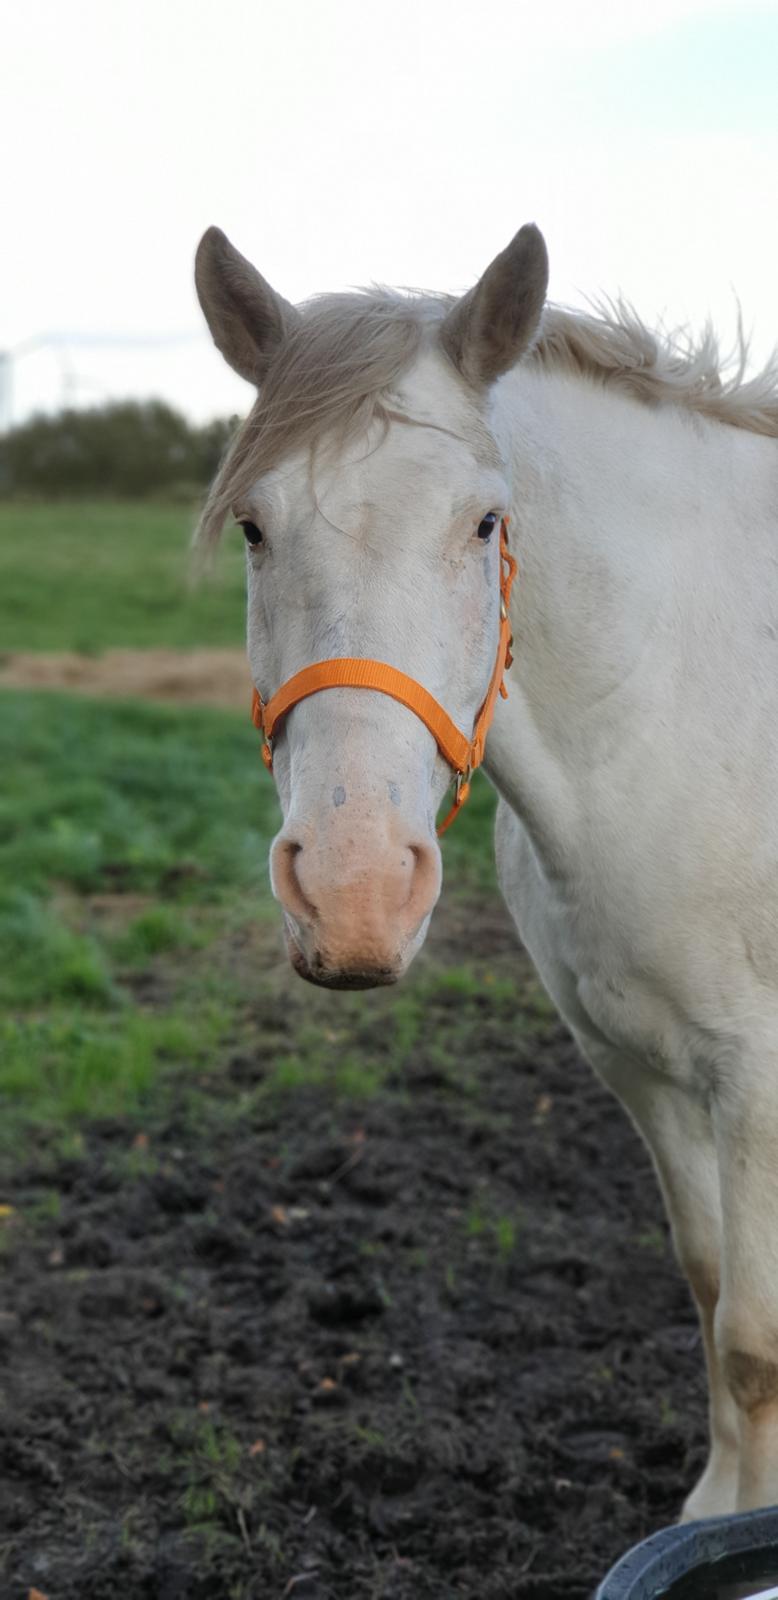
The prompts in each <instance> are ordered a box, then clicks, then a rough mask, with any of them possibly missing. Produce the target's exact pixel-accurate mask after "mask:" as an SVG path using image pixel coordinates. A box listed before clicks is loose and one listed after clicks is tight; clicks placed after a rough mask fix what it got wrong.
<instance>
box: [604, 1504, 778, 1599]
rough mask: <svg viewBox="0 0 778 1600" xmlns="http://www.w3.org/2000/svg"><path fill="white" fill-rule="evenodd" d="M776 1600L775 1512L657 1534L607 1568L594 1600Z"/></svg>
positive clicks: (751, 1513)
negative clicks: (607, 1571) (605, 1575)
mask: <svg viewBox="0 0 778 1600" xmlns="http://www.w3.org/2000/svg"><path fill="white" fill-rule="evenodd" d="M757 1597H759V1600H768V1597H769V1600H778V1506H772V1507H770V1508H769V1509H768V1510H766V1511H746V1512H744V1513H743V1515H742V1516H738V1517H712V1518H711V1519H710V1520H709V1521H706V1522H687V1523H685V1524H684V1526H683V1527H681V1528H663V1529H662V1531H661V1533H655V1534H653V1535H652V1537H651V1538H650V1539H644V1540H643V1543H642V1544H636V1545H635V1546H634V1548H633V1549H632V1550H628V1551H627V1554H626V1555H625V1556H622V1558H621V1560H620V1561H619V1562H617V1564H616V1566H615V1567H612V1568H611V1571H610V1572H609V1573H608V1576H607V1578H606V1579H605V1580H604V1582H603V1583H601V1584H600V1587H599V1589H598V1590H597V1594H596V1596H595V1597H594V1600H757Z"/></svg>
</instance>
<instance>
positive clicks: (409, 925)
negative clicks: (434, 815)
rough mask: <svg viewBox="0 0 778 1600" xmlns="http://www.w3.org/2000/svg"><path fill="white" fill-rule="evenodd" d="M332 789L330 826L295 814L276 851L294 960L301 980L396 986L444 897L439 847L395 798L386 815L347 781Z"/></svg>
mask: <svg viewBox="0 0 778 1600" xmlns="http://www.w3.org/2000/svg"><path fill="white" fill-rule="evenodd" d="M333 794H334V796H335V799H334V802H333V805H332V808H331V812H330V816H329V817H327V818H326V820H325V821H324V822H323V823H311V822H307V823H306V824H305V825H302V824H301V823H300V822H295V820H294V819H293V818H290V819H288V820H287V822H286V824H285V826H284V828H283V829H282V831H281V833H280V834H279V835H278V838H277V839H276V840H275V843H274V844H273V847H272V850H271V854H270V875H271V882H272V885H273V893H274V894H275V896H276V898H277V899H278V900H279V901H280V903H281V905H282V907H283V910H284V913H285V921H286V934H287V944H288V949H289V956H290V959H291V961H292V964H293V966H294V967H295V969H296V971H297V972H298V973H299V974H300V976H301V977H303V978H307V979H308V980H309V982H311V983H318V984H322V985H324V986H325V987H327V988H331V989H367V988H373V987H375V986H377V985H380V984H388V983H396V982H397V979H398V978H400V977H401V976H402V974H403V972H404V971H405V969H406V967H407V966H408V964H409V962H410V960H411V958H412V956H413V955H414V954H415V951H416V949H417V948H418V945H419V943H420V942H421V938H422V937H423V935H424V932H425V929H426V924H427V922H428V920H429V917H430V915H431V913H432V910H433V908H434V906H435V903H436V901H437V899H438V896H439V894H440V884H441V861H440V850H439V848H438V845H437V841H436V840H435V838H434V836H430V834H429V833H428V832H427V830H426V829H425V828H424V827H423V826H421V827H418V828H412V827H410V826H409V824H408V819H407V818H405V817H404V816H403V813H402V811H400V810H397V809H396V808H395V807H394V806H392V805H391V804H387V805H386V809H385V811H384V810H383V808H382V811H381V812H380V813H378V814H377V813H376V809H375V807H374V806H373V807H370V808H368V807H366V806H363V805H361V804H360V801H359V799H355V800H354V802H353V803H351V804H350V803H349V800H348V794H347V790H346V788H345V786H342V785H336V786H335V788H334V789H333ZM341 797H342V798H341ZM314 815H315V813H314Z"/></svg>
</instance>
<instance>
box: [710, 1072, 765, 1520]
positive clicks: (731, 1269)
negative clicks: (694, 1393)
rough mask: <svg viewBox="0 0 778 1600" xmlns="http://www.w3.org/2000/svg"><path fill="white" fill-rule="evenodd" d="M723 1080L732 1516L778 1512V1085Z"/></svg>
mask: <svg viewBox="0 0 778 1600" xmlns="http://www.w3.org/2000/svg"><path fill="white" fill-rule="evenodd" d="M770 1067H771V1069H772V1070H768V1071H765V1068H764V1062H763V1061H762V1062H760V1065H759V1068H758V1069H757V1070H755V1071H753V1072H750V1071H746V1072H745V1073H742V1074H739V1075H738V1078H737V1079H736V1078H735V1076H734V1073H733V1075H732V1077H731V1078H729V1079H723V1078H722V1082H721V1084H720V1087H719V1092H718V1095H717V1098H716V1102H715V1106H714V1125H715V1129H716V1139H717V1145H718V1152H719V1172H720V1181H721V1198H722V1209H723V1251H722V1272H721V1295H720V1297H719V1302H718V1306H717V1309H716V1319H715V1333H716V1348H717V1352H718V1356H719V1360H720V1362H721V1366H722V1369H723V1372H724V1374H725V1377H726V1380H727V1383H728V1385H729V1389H730V1392H731V1394H732V1397H733V1400H734V1403H735V1405H736V1407H737V1414H738V1424H739V1433H740V1472H739V1477H738V1490H737V1509H738V1510H739V1511H747V1510H750V1509H752V1508H753V1507H756V1506H764V1505H773V1504H775V1503H776V1502H778V1075H776V1064H775V1062H771V1063H770Z"/></svg>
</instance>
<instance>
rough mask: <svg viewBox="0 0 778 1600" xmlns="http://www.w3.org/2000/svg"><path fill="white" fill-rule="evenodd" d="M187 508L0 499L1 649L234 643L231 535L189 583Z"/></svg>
mask: <svg viewBox="0 0 778 1600" xmlns="http://www.w3.org/2000/svg"><path fill="white" fill-rule="evenodd" d="M195 517H196V511H195V508H192V509H191V510H189V509H186V508H182V507H181V506H166V505H157V504H147V503H135V502H119V501H104V502H94V501H86V502H75V503H74V502H67V501H62V502H56V501H54V502H46V503H40V504H38V503H34V502H33V503H29V504H27V503H22V502H17V501H0V640H2V649H3V650H8V651H12V650H77V651H81V652H83V653H85V654H93V653H97V652H99V651H101V650H107V649H117V648H128V649H129V648H133V649H145V648H149V647H150V646H153V645H156V646H166V647H168V648H170V649H183V648H190V647H191V648H194V647H196V646H206V645H209V646H216V645H218V646H229V645H232V646H235V647H236V648H240V646H241V644H242V642H243V638H244V634H245V621H244V614H245V573H244V558H243V543H242V539H241V538H240V535H238V536H236V537H235V538H233V539H230V537H229V535H228V536H227V537H226V538H225V542H224V547H223V549H222V550H221V551H220V553H219V557H218V560H217V562H216V565H215V570H214V572H213V574H212V576H211V577H210V578H209V579H208V581H207V582H205V583H203V584H201V585H199V586H198V587H197V588H196V589H193V588H192V587H191V585H190V581H189V580H190V567H189V560H188V545H189V539H190V536H191V531H192V527H193V526H194V522H195Z"/></svg>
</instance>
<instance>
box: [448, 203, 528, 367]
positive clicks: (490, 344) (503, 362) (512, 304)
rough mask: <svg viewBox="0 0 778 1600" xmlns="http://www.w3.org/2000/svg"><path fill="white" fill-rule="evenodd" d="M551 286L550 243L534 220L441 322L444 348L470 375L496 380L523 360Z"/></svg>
mask: <svg viewBox="0 0 778 1600" xmlns="http://www.w3.org/2000/svg"><path fill="white" fill-rule="evenodd" d="M547 289H548V252H547V250H546V243H545V240H544V238H543V235H542V233H541V232H540V229H539V228H536V227H535V224H534V222H528V223H525V225H524V227H523V228H520V229H519V232H518V233H517V234H516V236H515V238H513V239H511V242H510V244H509V245H508V247H507V249H505V250H502V251H501V252H500V254H499V255H498V256H495V258H494V261H493V262H492V264H491V266H489V267H487V269H486V271H485V273H484V275H483V277H482V278H479V280H478V282H477V284H476V285H475V288H474V289H471V290H470V291H469V292H468V293H467V294H466V295H463V297H462V299H461V300H457V303H456V305H455V306H452V308H451V310H450V311H449V313H448V316H447V317H446V318H445V320H444V322H443V323H442V325H441V330H440V338H441V342H442V344H443V348H444V350H445V351H446V354H447V355H448V356H450V358H451V360H452V361H453V363H454V365H455V367H457V368H458V369H459V371H460V372H461V373H462V376H463V377H464V378H467V379H468V381H469V382H470V383H473V384H476V385H477V386H479V387H480V386H481V385H484V384H490V383H494V381H495V379H496V378H499V377H500V376H501V374H502V373H503V372H507V371H508V369H509V368H510V367H512V366H513V365H514V363H515V362H516V361H518V359H519V357H520V356H522V355H523V354H524V351H525V350H526V349H527V346H528V345H529V344H531V342H532V340H533V339H534V337H535V334H536V333H537V330H538V324H539V322H540V316H541V312H542V310H543V304H544V302H545V298H546V290H547Z"/></svg>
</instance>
